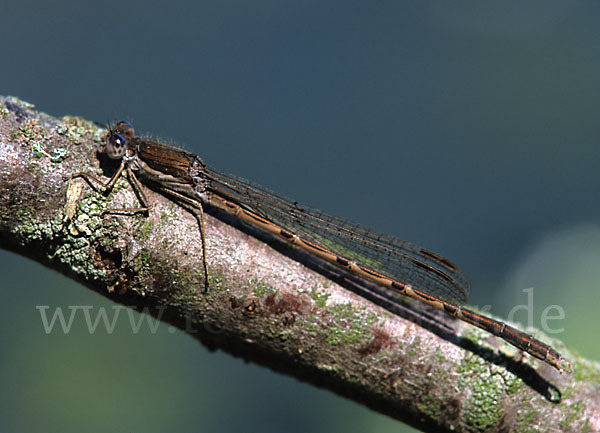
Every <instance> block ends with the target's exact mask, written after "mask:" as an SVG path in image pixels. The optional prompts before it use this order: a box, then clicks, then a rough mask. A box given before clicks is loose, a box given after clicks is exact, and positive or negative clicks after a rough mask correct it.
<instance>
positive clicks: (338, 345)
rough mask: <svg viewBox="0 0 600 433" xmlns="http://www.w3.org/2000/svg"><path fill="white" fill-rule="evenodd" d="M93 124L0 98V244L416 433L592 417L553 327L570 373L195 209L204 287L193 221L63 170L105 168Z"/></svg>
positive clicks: (582, 368)
mask: <svg viewBox="0 0 600 433" xmlns="http://www.w3.org/2000/svg"><path fill="white" fill-rule="evenodd" d="M105 132H106V131H105V130H104V129H102V128H101V127H99V126H97V125H94V124H93V123H91V122H88V121H85V120H83V119H81V118H77V117H70V116H67V117H64V118H60V119H57V118H53V117H51V116H48V115H46V114H43V113H39V112H36V111H34V110H33V107H32V106H31V105H30V104H27V103H25V102H22V101H20V100H18V99H16V98H1V97H0V245H1V246H2V248H5V249H9V250H12V251H16V252H18V253H20V254H22V255H24V256H27V257H31V258H33V259H35V260H37V261H39V262H40V263H42V264H44V265H46V266H48V267H51V268H53V269H56V270H59V271H60V272H62V273H64V274H66V275H68V276H69V277H71V278H73V279H75V280H77V281H79V282H81V283H82V284H83V285H84V286H86V287H88V288H90V289H92V290H95V291H97V292H99V293H101V294H103V295H104V296H107V297H109V298H110V299H112V300H113V301H114V302H116V303H119V304H124V305H127V306H130V307H132V308H135V309H137V310H141V311H146V312H148V313H149V314H152V315H153V316H155V317H158V318H160V320H164V321H166V322H168V323H170V324H172V325H175V326H177V327H179V328H180V329H182V330H183V331H184V332H188V333H190V334H191V335H193V336H194V337H195V338H196V339H197V340H199V341H201V342H202V343H203V344H206V345H209V346H210V347H212V348H219V349H222V350H224V351H227V352H229V353H231V354H233V355H235V356H241V357H243V358H245V359H248V360H252V361H254V362H257V363H259V364H262V365H267V366H269V367H271V368H273V369H275V370H277V371H280V372H283V373H286V374H290V375H293V376H295V377H298V378H300V379H302V380H305V381H308V382H310V383H313V384H314V385H316V386H320V387H324V388H327V389H330V390H332V391H334V392H336V393H338V394H341V395H343V396H346V397H348V398H352V399H354V400H356V401H358V402H360V403H361V404H364V405H366V406H369V407H371V408H372V409H374V410H377V411H380V412H382V413H385V414H388V415H390V416H392V417H394V418H397V419H399V420H401V421H404V422H406V423H409V424H412V425H413V426H416V427H417V428H420V429H423V430H425V431H444V432H445V431H455V432H462V431H488V432H500V431H502V432H508V431H518V432H521V431H545V432H548V431H552V432H559V431H561V432H567V431H569V432H571V431H572V432H582V431H599V430H600V365H599V364H598V363H594V362H591V361H587V360H584V359H581V358H579V357H578V356H577V355H576V354H574V353H571V352H570V351H569V350H568V349H566V348H565V347H564V346H562V345H561V343H560V342H557V341H554V342H553V344H554V346H555V347H557V349H558V350H559V351H560V352H561V353H563V354H564V355H565V356H566V357H567V358H568V359H569V360H571V362H573V366H574V373H573V374H572V375H568V374H562V375H561V374H560V373H559V372H558V371H556V370H555V369H553V368H552V367H550V366H548V365H546V364H544V363H542V362H539V361H537V360H534V359H531V358H529V357H521V355H520V354H519V353H518V351H517V350H516V349H514V348H513V347H511V346H509V345H507V344H505V343H504V342H502V341H501V340H499V339H497V338H494V337H492V336H490V335H488V334H486V333H484V332H482V331H479V330H477V329H474V328H473V327H470V326H468V325H465V324H463V323H460V322H456V321H453V320H451V319H450V318H448V317H446V316H444V315H443V314H440V313H438V312H436V311H432V310H430V309H428V308H426V307H422V306H415V305H411V308H410V309H408V308H407V309H406V310H404V309H400V310H396V311H394V313H396V314H390V313H389V312H388V311H387V310H386V309H384V308H382V306H381V305H376V303H374V302H371V301H368V300H366V299H365V297H364V296H368V295H369V294H371V291H370V290H369V289H370V288H369V286H368V285H367V284H365V283H362V282H360V281H356V280H353V279H351V278H350V277H349V276H347V275H343V274H341V273H339V272H338V271H336V270H335V269H332V268H331V267H329V266H324V265H322V264H321V263H319V262H317V261H314V260H312V259H311V258H310V257H308V256H306V255H304V254H303V253H302V252H301V251H297V250H295V249H294V248H293V247H289V246H286V245H282V244H281V243H279V242H277V241H276V240H274V239H269V238H266V237H263V238H262V239H263V240H262V241H261V240H259V239H257V237H256V236H258V234H257V233H252V232H251V230H250V233H248V231H249V229H248V228H244V227H239V226H237V225H236V223H235V221H231V220H229V219H227V218H226V217H224V216H222V215H219V214H216V213H214V212H213V213H212V214H211V215H208V217H207V226H206V238H207V251H206V256H207V260H208V266H209V282H210V286H209V290H208V292H205V291H204V282H203V273H202V266H201V263H200V260H199V257H200V254H199V252H200V251H201V244H200V237H199V233H198V226H197V223H196V220H195V219H194V218H193V217H192V216H191V215H190V214H188V213H187V212H186V211H185V210H184V209H181V208H180V207H178V206H176V205H175V204H173V203H172V202H171V201H169V200H168V199H167V198H165V197H163V196H161V195H159V194H157V193H154V192H152V191H148V194H149V198H150V200H151V201H152V202H153V203H154V207H153V209H152V210H151V211H150V212H149V214H148V215H138V216H124V215H105V216H102V215H100V212H101V210H102V209H104V208H105V207H106V205H107V203H110V206H112V207H120V206H128V207H130V206H131V205H133V204H135V203H136V197H135V194H134V193H133V192H132V190H131V188H130V187H129V186H128V184H127V182H126V181H125V180H121V181H119V183H118V184H117V188H115V190H114V191H113V192H112V193H111V194H110V195H109V196H105V195H102V194H100V193H97V192H95V191H94V190H93V189H92V188H90V186H89V185H88V184H87V183H85V182H83V181H81V180H77V181H72V180H70V176H71V175H72V174H74V173H77V172H82V171H83V172H88V173H90V172H91V173H96V174H100V175H104V176H106V175H110V174H111V169H112V170H114V166H111V165H110V164H107V163H106V161H102V160H101V159H99V158H98V155H97V154H96V152H95V149H96V146H97V144H98V143H99V142H100V140H102V138H103V136H104V134H105ZM101 163H102V164H101ZM99 167H102V169H100V168H99ZM76 183H81V184H82V187H83V192H82V194H81V196H79V197H77V195H76V194H75V195H73V194H74V193H73V190H71V192H70V193H69V195H70V196H71V198H72V199H73V201H72V203H71V204H70V205H69V204H67V189H68V186H69V185H73V184H76ZM209 211H210V210H209ZM69 212H72V214H73V215H72V217H71V218H70V219H69V218H68V217H67V216H66V214H67V213H69ZM214 215H216V216H217V217H219V218H215V216H214ZM222 219H224V220H225V222H224V221H222ZM241 229H242V230H241ZM252 235H255V236H252ZM259 237H260V236H259ZM264 241H266V242H264ZM191 252H193V253H191ZM340 283H341V284H342V285H340ZM354 292H359V293H361V294H363V296H358V295H357V294H356V293H354ZM372 300H376V299H375V298H373V299H372ZM379 301H380V302H379V304H382V305H383V306H386V305H385V301H384V300H382V299H379ZM388 307H389V306H388ZM415 307H416V308H415ZM536 335H537V334H536ZM542 339H545V340H548V339H547V338H545V337H543V336H542Z"/></svg>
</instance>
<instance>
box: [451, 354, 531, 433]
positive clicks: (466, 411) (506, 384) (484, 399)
mask: <svg viewBox="0 0 600 433" xmlns="http://www.w3.org/2000/svg"><path fill="white" fill-rule="evenodd" d="M457 371H458V372H459V373H462V374H461V377H460V379H459V380H458V382H457V385H458V388H459V389H466V390H468V392H470V395H469V396H468V397H467V399H466V400H465V403H464V406H463V418H464V420H465V422H466V423H467V426H468V428H469V430H471V431H485V430H487V429H489V428H491V427H493V426H496V425H497V424H498V423H499V422H500V419H501V418H502V415H503V413H504V411H503V400H504V398H505V396H506V395H507V394H513V393H515V392H517V391H518V389H519V388H520V387H521V386H522V381H521V380H520V379H518V378H517V377H515V376H513V375H512V374H510V373H509V372H507V371H506V369H504V368H503V367H500V366H490V365H489V364H488V363H486V362H484V361H483V359H481V358H479V357H478V356H476V355H474V354H468V355H467V356H465V357H464V358H463V360H462V362H461V364H460V366H459V368H458V370H457Z"/></svg>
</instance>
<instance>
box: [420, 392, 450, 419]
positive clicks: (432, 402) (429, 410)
mask: <svg viewBox="0 0 600 433" xmlns="http://www.w3.org/2000/svg"><path fill="white" fill-rule="evenodd" d="M442 407H444V399H443V398H442V397H436V396H433V395H425V397H424V398H423V400H422V401H420V402H418V403H417V408H418V409H419V411H420V412H421V413H422V414H424V415H426V416H428V417H429V418H431V419H437V418H438V416H439V415H440V412H441V409H442Z"/></svg>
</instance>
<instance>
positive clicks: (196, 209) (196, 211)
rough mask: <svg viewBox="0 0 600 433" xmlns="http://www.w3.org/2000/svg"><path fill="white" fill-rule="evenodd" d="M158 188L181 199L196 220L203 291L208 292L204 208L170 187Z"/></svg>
mask: <svg viewBox="0 0 600 433" xmlns="http://www.w3.org/2000/svg"><path fill="white" fill-rule="evenodd" d="M160 190H161V191H162V192H163V193H165V194H168V195H171V196H173V197H175V198H177V199H179V200H181V201H182V202H184V203H185V204H186V205H188V206H187V207H186V206H183V207H185V208H186V209H187V210H188V211H189V212H190V213H191V214H192V215H194V217H195V218H196V221H197V222H198V226H199V227H198V229H199V230H200V242H201V243H202V267H203V270H204V291H205V292H208V264H207V262H206V235H205V233H206V232H205V225H204V220H205V218H204V208H203V207H202V203H201V202H199V201H196V200H192V199H190V198H189V197H187V196H185V195H183V194H181V193H178V192H176V191H173V190H171V189H168V188H164V187H163V188H160Z"/></svg>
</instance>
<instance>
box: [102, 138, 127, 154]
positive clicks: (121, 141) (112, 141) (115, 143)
mask: <svg viewBox="0 0 600 433" xmlns="http://www.w3.org/2000/svg"><path fill="white" fill-rule="evenodd" d="M126 150H127V140H125V138H124V137H123V136H122V135H121V134H116V133H114V134H111V135H110V136H109V137H108V143H107V145H106V148H105V151H106V155H107V156H108V157H109V158H110V159H121V158H123V156H125V151H126Z"/></svg>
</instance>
